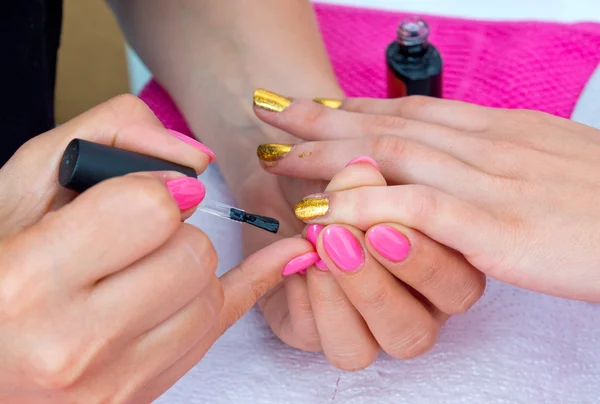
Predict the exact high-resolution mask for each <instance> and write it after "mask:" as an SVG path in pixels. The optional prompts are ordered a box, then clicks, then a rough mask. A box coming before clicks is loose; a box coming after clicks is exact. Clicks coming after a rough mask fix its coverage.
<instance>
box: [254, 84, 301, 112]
mask: <svg viewBox="0 0 600 404" xmlns="http://www.w3.org/2000/svg"><path fill="white" fill-rule="evenodd" d="M291 103H292V100H290V99H289V98H286V97H284V96H282V95H279V94H275V93H272V92H271V91H268V90H263V89H259V90H256V91H255V92H254V105H256V106H257V107H259V108H262V109H266V110H267V111H272V112H281V111H283V110H285V109H286V108H287V107H289V106H290V104H291Z"/></svg>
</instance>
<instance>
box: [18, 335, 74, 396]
mask: <svg viewBox="0 0 600 404" xmlns="http://www.w3.org/2000/svg"><path fill="white" fill-rule="evenodd" d="M25 364H26V368H27V369H29V373H30V375H31V378H32V381H33V383H34V384H35V385H36V386H37V387H39V388H41V389H43V390H45V391H55V392H60V391H67V390H68V389H69V388H71V387H72V386H74V385H75V383H76V382H77V381H78V380H79V378H80V377H81V376H82V373H83V371H82V366H80V360H79V359H78V355H76V354H75V352H74V351H73V350H72V349H71V348H70V347H68V346H67V345H64V344H45V345H44V348H38V349H32V350H31V352H30V353H29V354H28V357H27V358H26V360H25Z"/></svg>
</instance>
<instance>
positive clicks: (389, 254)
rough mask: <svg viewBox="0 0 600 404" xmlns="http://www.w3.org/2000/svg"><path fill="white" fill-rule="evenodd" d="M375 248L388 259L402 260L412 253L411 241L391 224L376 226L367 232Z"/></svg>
mask: <svg viewBox="0 0 600 404" xmlns="http://www.w3.org/2000/svg"><path fill="white" fill-rule="evenodd" d="M367 238H368V239H369V242H370V243H371V245H372V246H373V248H374V249H375V250H376V251H377V252H378V253H379V254H381V256H382V257H383V258H385V259H386V260H390V261H392V262H402V261H404V260H405V259H406V258H408V255H409V254H410V241H408V238H406V236H405V235H404V234H402V233H400V232H399V231H398V230H396V229H394V228H393V227H390V226H375V227H373V228H372V229H371V230H369V232H368V233H367Z"/></svg>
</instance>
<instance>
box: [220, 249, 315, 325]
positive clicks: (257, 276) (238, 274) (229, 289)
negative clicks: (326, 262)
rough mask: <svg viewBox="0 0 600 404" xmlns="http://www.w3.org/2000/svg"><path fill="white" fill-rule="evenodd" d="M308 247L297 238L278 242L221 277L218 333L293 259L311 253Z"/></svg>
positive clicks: (273, 282) (270, 285)
mask: <svg viewBox="0 0 600 404" xmlns="http://www.w3.org/2000/svg"><path fill="white" fill-rule="evenodd" d="M313 251H314V249H313V247H312V245H311V244H310V243H309V242H308V241H306V240H302V239H300V238H292V239H283V240H279V241H277V242H275V243H273V244H271V245H269V246H268V247H265V248H263V249H262V250H260V251H258V252H256V253H254V254H252V255H251V256H249V257H248V258H246V259H245V260H244V261H243V262H242V263H240V264H239V265H238V266H236V267H235V268H233V269H231V270H229V271H228V272H227V273H226V274H225V275H223V276H222V277H221V283H222V284H223V289H224V290H225V305H224V309H223V311H222V313H221V316H220V319H221V322H220V327H221V328H220V331H221V332H224V331H225V330H226V329H227V328H229V327H230V326H231V325H232V324H234V323H235V322H236V321H237V320H239V318H240V317H241V316H242V315H244V314H245V313H246V312H247V311H248V310H250V309H251V308H252V306H254V304H256V302H257V300H258V299H259V298H261V297H262V296H263V295H264V294H265V293H266V292H267V291H269V290H270V289H272V288H274V287H275V286H276V285H277V284H278V283H279V282H280V281H281V279H282V270H283V268H284V267H285V266H286V265H287V264H288V263H289V262H290V261H291V260H292V259H294V258H295V257H299V256H302V255H304V254H306V253H308V252H313Z"/></svg>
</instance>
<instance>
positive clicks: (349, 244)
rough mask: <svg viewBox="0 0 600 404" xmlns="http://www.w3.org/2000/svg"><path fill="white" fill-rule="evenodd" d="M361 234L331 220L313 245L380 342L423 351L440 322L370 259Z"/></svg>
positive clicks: (408, 353)
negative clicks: (332, 222) (333, 223)
mask: <svg viewBox="0 0 600 404" xmlns="http://www.w3.org/2000/svg"><path fill="white" fill-rule="evenodd" d="M362 240H364V233H363V232H361V231H360V230H358V229H356V228H353V227H351V226H342V225H332V226H328V227H326V228H325V229H324V230H323V232H322V233H321V235H320V237H319V242H318V243H317V249H318V252H319V255H320V256H321V258H322V259H323V261H325V263H326V264H327V266H328V268H329V269H330V273H331V274H333V276H334V277H335V279H336V280H337V283H338V284H339V286H340V287H341V289H342V290H343V293H344V294H345V296H347V297H348V300H350V302H352V305H353V306H354V307H356V310H358V312H360V314H361V315H362V317H363V318H364V320H365V321H366V323H367V325H368V326H369V329H370V330H371V332H372V333H373V336H374V337H375V338H376V339H377V342H378V343H379V345H381V348H382V349H383V350H384V351H386V352H387V353H388V354H390V355H392V356H394V357H397V358H403V359H406V358H412V357H414V356H417V355H419V354H422V353H423V352H425V351H427V350H429V349H430V348H431V347H432V346H433V345H434V344H435V341H436V340H437V336H438V332H439V324H438V322H437V321H436V320H435V318H434V317H433V316H432V315H431V313H430V312H429V310H428V309H427V308H426V307H425V306H424V305H422V304H421V302H419V301H418V300H417V299H416V298H415V297H414V296H413V295H412V294H411V293H410V292H409V291H408V290H407V289H406V288H405V287H404V286H403V285H402V284H401V283H400V282H398V280H397V279H396V278H395V277H394V276H393V275H392V274H391V273H390V272H389V271H387V270H386V269H385V268H384V267H383V266H382V265H381V264H379V262H377V261H376V260H375V259H373V257H372V256H371V255H370V254H369V253H368V251H366V250H365V247H364V245H363V243H362ZM310 286H312V285H310ZM317 318H318V316H317ZM317 324H318V322H317ZM324 340H325V338H323V344H324V345H325V342H324Z"/></svg>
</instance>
